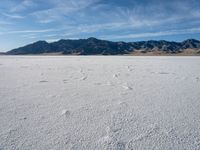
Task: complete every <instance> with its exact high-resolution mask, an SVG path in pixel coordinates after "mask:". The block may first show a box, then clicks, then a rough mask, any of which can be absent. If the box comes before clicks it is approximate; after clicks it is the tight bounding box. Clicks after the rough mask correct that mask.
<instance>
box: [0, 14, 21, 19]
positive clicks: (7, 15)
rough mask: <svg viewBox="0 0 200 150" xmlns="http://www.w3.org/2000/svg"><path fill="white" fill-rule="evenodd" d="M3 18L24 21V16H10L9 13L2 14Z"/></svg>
mask: <svg viewBox="0 0 200 150" xmlns="http://www.w3.org/2000/svg"><path fill="white" fill-rule="evenodd" d="M2 15H3V16H5V17H8V18H11V19H23V18H25V17H24V16H21V15H16V14H8V13H2Z"/></svg>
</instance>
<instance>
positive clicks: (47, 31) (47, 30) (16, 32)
mask: <svg viewBox="0 0 200 150" xmlns="http://www.w3.org/2000/svg"><path fill="white" fill-rule="evenodd" d="M53 31H57V29H44V30H16V31H7V32H2V33H1V35H2V34H24V33H49V32H53Z"/></svg>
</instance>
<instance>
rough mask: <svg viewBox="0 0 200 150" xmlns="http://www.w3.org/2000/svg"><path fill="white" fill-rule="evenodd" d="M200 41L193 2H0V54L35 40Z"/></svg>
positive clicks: (197, 6)
mask: <svg viewBox="0 0 200 150" xmlns="http://www.w3.org/2000/svg"><path fill="white" fill-rule="evenodd" d="M88 37H97V38H100V39H107V40H112V41H121V40H123V41H140V40H170V41H182V40H185V39H187V38H196V39H198V40H199V39H200V1H199V0H0V51H7V50H10V49H12V48H16V47H19V46H23V45H26V44H28V43H32V42H35V41H37V40H46V41H48V42H52V41H56V40H58V39H78V38H88Z"/></svg>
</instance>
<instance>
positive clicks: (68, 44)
mask: <svg viewBox="0 0 200 150" xmlns="http://www.w3.org/2000/svg"><path fill="white" fill-rule="evenodd" d="M185 51H190V52H188V53H187V54H189V53H192V54H194V55H199V54H200V41H198V40H196V39H187V40H184V41H183V42H174V41H165V40H159V41H156V40H149V41H138V42H123V41H120V42H113V41H108V40H100V39H97V38H94V37H90V38H88V39H77V40H72V39H61V40H58V41H56V42H51V43H48V42H46V41H37V42H34V43H31V44H28V45H26V46H23V47H19V48H16V49H13V50H10V51H8V52H6V54H7V55H28V54H50V53H60V54H63V55H134V54H141V55H147V54H149V53H155V55H156V54H166V55H167V54H183V53H184V52H185ZM152 55H154V54H152Z"/></svg>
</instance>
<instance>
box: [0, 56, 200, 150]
mask: <svg viewBox="0 0 200 150" xmlns="http://www.w3.org/2000/svg"><path fill="white" fill-rule="evenodd" d="M0 149H1V150H4V149H6V150H7V149H8V150H12V149H20V150H31V149H37V150H49V149H53V150H54V149H72V150H75V149H76V150H82V149H84V150H96V149H97V150H106V149H109V150H112V149H113V150H129V149H130V150H131V149H135V150H140V149H141V150H151V149H158V150H168V149H171V150H176V149H177V150H183V149H187V150H189V149H192V150H194V149H196V150H199V149H200V57H129V56H112V57H111V56H107V57H105V56H87V57H86V56H85V57H81V56H80V57H79V56H74V57H73V56H71V57H62V56H57V57H52V56H51V57H49V56H43V57H42V56H16V57H15V56H2V57H0Z"/></svg>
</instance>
